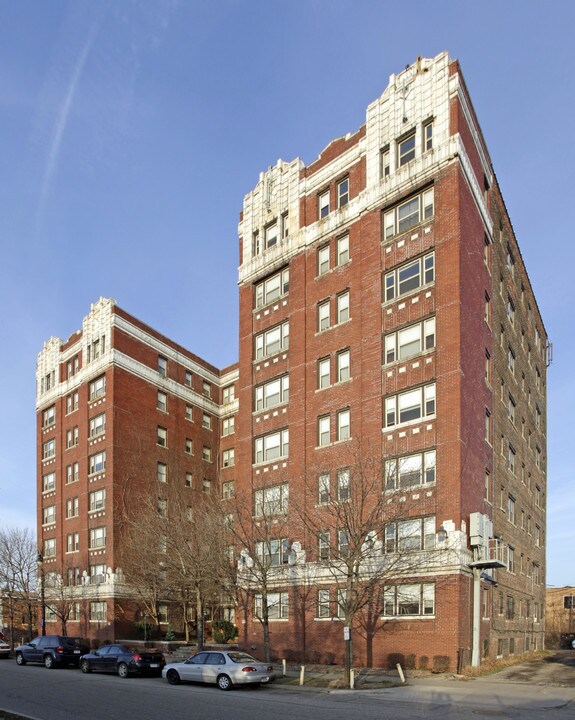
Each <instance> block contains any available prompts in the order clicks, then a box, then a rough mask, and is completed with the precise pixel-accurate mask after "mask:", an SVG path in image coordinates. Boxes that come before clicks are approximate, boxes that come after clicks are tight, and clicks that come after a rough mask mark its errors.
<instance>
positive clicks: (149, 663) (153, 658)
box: [80, 645, 166, 678]
mask: <svg viewBox="0 0 575 720" xmlns="http://www.w3.org/2000/svg"><path fill="white" fill-rule="evenodd" d="M165 664H166V659H165V658H164V656H163V655H162V653H161V652H158V651H157V650H141V651H140V650H130V649H129V648H127V647H126V646H125V645H104V646H103V647H101V648H99V649H98V650H95V651H94V652H91V653H88V654H87V655H82V657H81V659H80V669H81V670H82V672H83V673H90V672H92V670H95V671H97V672H111V673H117V674H118V675H119V676H120V677H121V678H127V677H128V675H144V674H145V675H161V674H162V668H163V667H164V665H165Z"/></svg>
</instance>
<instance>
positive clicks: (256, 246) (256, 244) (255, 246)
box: [252, 230, 261, 255]
mask: <svg viewBox="0 0 575 720" xmlns="http://www.w3.org/2000/svg"><path fill="white" fill-rule="evenodd" d="M260 252H261V243H260V234H259V231H258V230H256V231H255V232H254V234H253V236H252V255H259V254H260Z"/></svg>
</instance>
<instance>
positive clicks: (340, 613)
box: [336, 588, 347, 620]
mask: <svg viewBox="0 0 575 720" xmlns="http://www.w3.org/2000/svg"><path fill="white" fill-rule="evenodd" d="M346 608H347V590H346V589H345V588H338V589H337V604H336V615H337V618H338V619H339V620H345V614H346Z"/></svg>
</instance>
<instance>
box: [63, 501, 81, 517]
mask: <svg viewBox="0 0 575 720" xmlns="http://www.w3.org/2000/svg"><path fill="white" fill-rule="evenodd" d="M78 510H79V502H78V498H77V497H73V498H68V500H66V517H67V518H73V517H78Z"/></svg>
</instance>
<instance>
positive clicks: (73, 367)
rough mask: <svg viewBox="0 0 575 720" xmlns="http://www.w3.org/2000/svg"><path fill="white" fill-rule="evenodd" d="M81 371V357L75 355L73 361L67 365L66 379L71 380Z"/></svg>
mask: <svg viewBox="0 0 575 720" xmlns="http://www.w3.org/2000/svg"><path fill="white" fill-rule="evenodd" d="M79 369H80V356H79V355H74V357H73V358H72V359H71V360H68V362H67V363H66V377H67V378H71V377H74V375H75V374H76V373H77V372H78V370H79Z"/></svg>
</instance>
